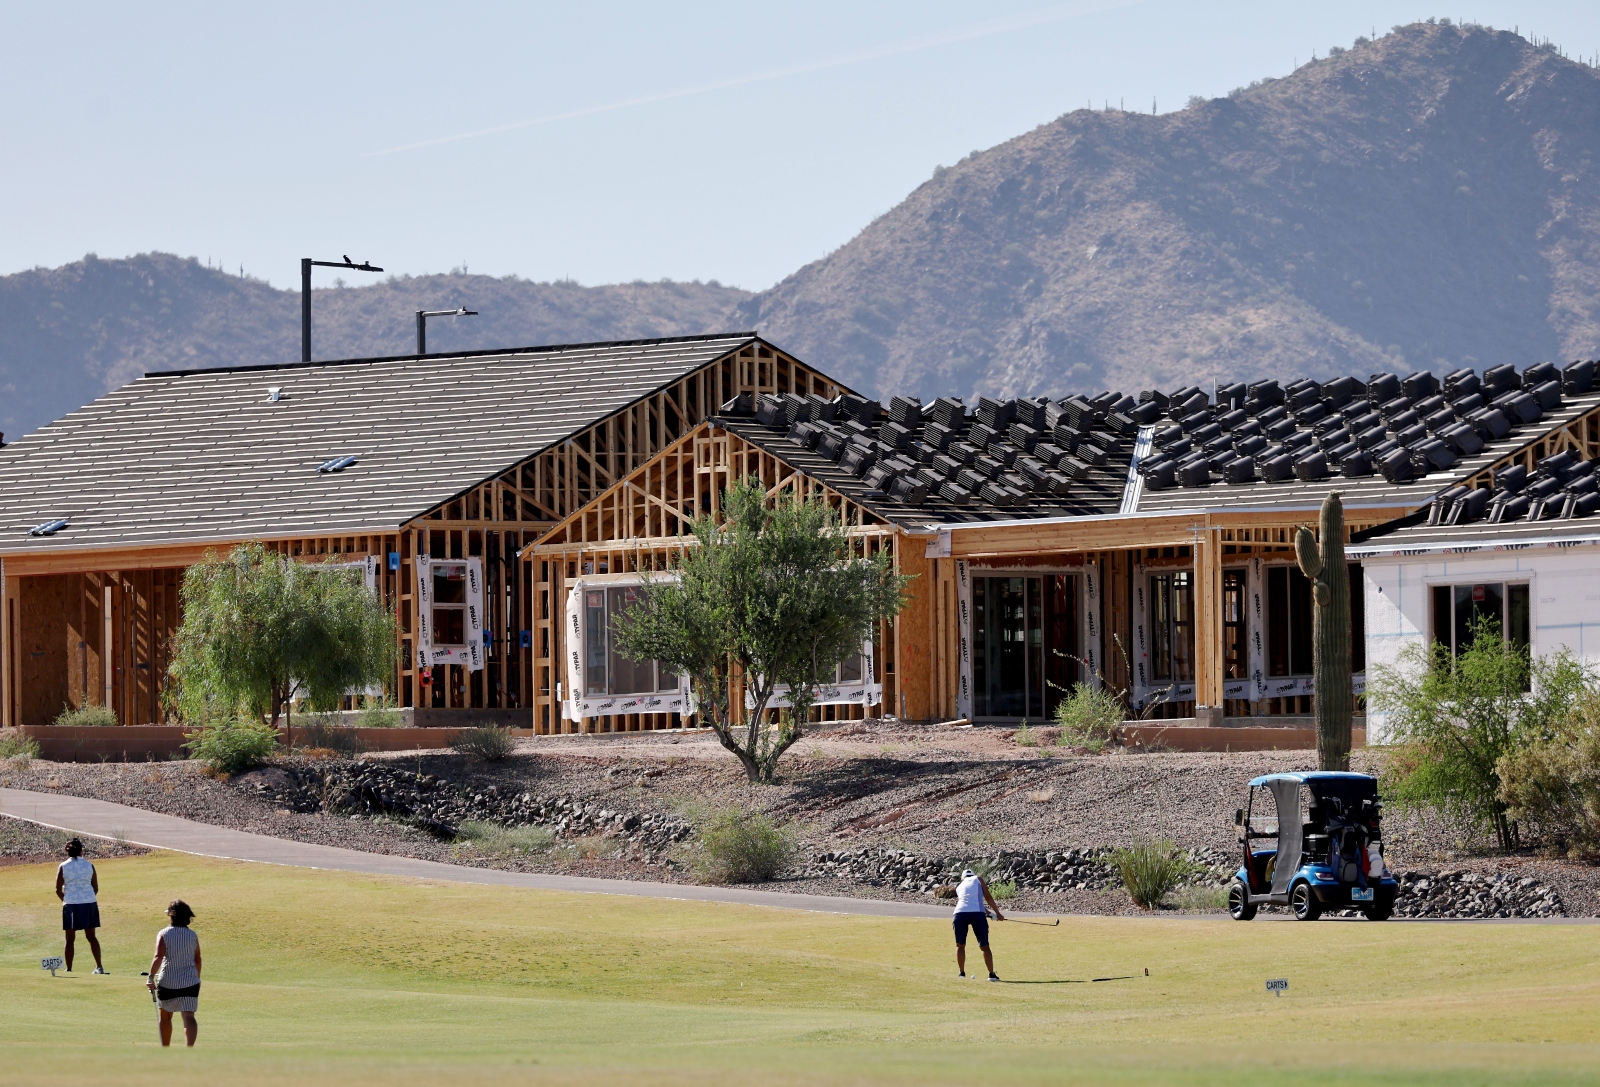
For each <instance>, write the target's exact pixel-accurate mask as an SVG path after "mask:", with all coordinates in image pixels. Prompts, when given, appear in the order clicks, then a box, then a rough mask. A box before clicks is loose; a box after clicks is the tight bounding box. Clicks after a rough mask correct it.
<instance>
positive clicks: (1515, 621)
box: [1506, 585, 1532, 649]
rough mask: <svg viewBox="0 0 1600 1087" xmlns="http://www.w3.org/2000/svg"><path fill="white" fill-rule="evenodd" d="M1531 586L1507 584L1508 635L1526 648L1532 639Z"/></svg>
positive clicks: (1513, 642)
mask: <svg viewBox="0 0 1600 1087" xmlns="http://www.w3.org/2000/svg"><path fill="white" fill-rule="evenodd" d="M1528 592H1529V587H1528V586H1526V585H1507V586H1506V637H1507V638H1509V639H1510V640H1511V643H1512V644H1513V645H1519V646H1521V647H1523V648H1524V649H1526V648H1527V647H1528V643H1529V641H1530V637H1529V635H1530V634H1531V633H1532V632H1531V630H1530V629H1529V627H1530V619H1529V612H1530V610H1531V609H1530V608H1529V606H1528Z"/></svg>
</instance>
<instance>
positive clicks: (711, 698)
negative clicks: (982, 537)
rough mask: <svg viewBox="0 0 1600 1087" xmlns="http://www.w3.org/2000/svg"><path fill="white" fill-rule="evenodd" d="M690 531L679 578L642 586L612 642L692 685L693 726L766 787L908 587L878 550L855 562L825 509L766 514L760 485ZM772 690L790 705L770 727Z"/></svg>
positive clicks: (726, 496) (786, 504) (790, 504)
mask: <svg viewBox="0 0 1600 1087" xmlns="http://www.w3.org/2000/svg"><path fill="white" fill-rule="evenodd" d="M692 531H693V534H694V543H693V544H692V545H691V546H689V547H688V548H687V549H685V552H684V554H683V557H682V559H681V560H680V561H679V562H678V564H677V567H676V570H675V573H676V574H677V577H676V578H674V579H669V578H653V579H650V580H648V581H647V582H646V583H645V584H644V586H642V589H641V593H640V600H639V602H638V603H637V604H636V605H635V606H634V607H632V608H630V609H629V610H628V611H627V612H625V613H624V614H622V615H621V616H619V617H618V618H617V619H616V620H615V621H614V623H615V629H616V634H617V644H618V646H619V648H621V650H622V651H623V652H624V653H626V654H627V655H628V656H630V657H632V658H633V659H635V660H650V659H652V658H653V659H655V660H657V661H659V662H661V664H662V666H664V667H665V668H666V669H668V670H670V671H673V672H676V673H678V674H680V675H686V676H688V677H689V679H690V681H691V683H692V684H693V685H694V692H695V697H696V700H697V702H698V709H697V712H698V714H699V715H700V719H701V721H702V722H703V723H704V724H706V725H708V726H709V727H710V728H711V729H712V731H714V732H715V733H716V735H717V739H719V740H720V741H721V742H722V746H723V747H725V748H727V749H728V750H729V751H731V752H733V754H734V755H736V756H737V757H738V759H739V761H740V763H742V764H743V766H744V769H745V773H746V774H747V775H749V778H750V780H751V781H752V782H770V781H772V779H773V775H774V773H775V771H776V769H777V765H778V759H779V757H781V756H782V755H783V753H784V752H785V751H787V750H788V749H789V748H790V747H791V746H793V745H794V743H795V741H796V740H798V739H800V736H801V734H802V732H803V731H804V727H805V724H806V722H807V721H808V720H809V719H810V713H811V709H812V707H813V706H814V705H815V704H816V700H817V690H818V688H819V687H820V686H822V685H823V684H826V683H831V682H832V681H833V677H834V674H835V670H836V669H837V668H838V666H839V664H840V663H841V662H843V661H845V660H846V659H848V658H849V657H851V656H852V655H854V654H856V653H859V652H860V651H861V646H862V644H863V643H864V642H865V641H866V640H867V639H868V638H869V637H871V635H872V629H873V626H874V624H876V623H878V622H879V621H881V620H884V619H889V618H893V617H894V616H895V615H898V614H899V612H900V609H901V608H902V607H904V605H905V593H904V590H905V586H906V584H907V582H908V581H909V578H906V577H903V576H901V575H899V574H896V573H895V572H894V568H893V565H892V563H891V560H890V558H889V556H888V555H887V554H885V553H884V552H882V551H880V552H879V553H878V554H877V555H874V556H871V557H862V556H859V555H857V554H855V553H854V551H853V550H852V549H851V543H850V540H849V538H848V537H847V536H846V534H845V532H844V530H843V529H842V528H841V527H840V524H839V518H838V515H837V514H836V513H835V512H834V510H833V509H832V508H831V507H830V506H828V505H827V503H826V502H823V501H820V500H816V499H812V498H808V497H802V498H791V497H788V496H785V497H782V498H779V499H778V500H777V501H776V502H775V503H772V504H770V505H769V503H768V500H767V495H766V492H765V490H764V489H763V488H762V486H761V484H760V482H759V481H757V480H743V481H741V482H739V483H737V484H735V485H734V486H733V487H730V488H729V489H728V490H727V491H725V492H724V493H723V496H722V520H721V521H720V522H719V521H718V520H716V519H715V518H713V517H711V516H701V517H699V518H697V519H696V520H695V522H694V526H693V529H692ZM736 679H737V680H739V681H740V683H741V684H742V686H743V689H744V692H745V696H746V698H745V701H746V704H745V706H743V707H742V710H743V712H742V714H740V713H736V712H735V706H734V704H733V697H734V690H735V686H736V684H735V680H736ZM780 684H781V685H783V686H786V687H787V688H788V692H787V700H788V703H789V704H788V706H787V707H785V708H784V709H783V710H782V711H781V712H780V713H779V714H778V715H777V717H778V719H777V721H776V722H774V721H771V720H769V718H770V717H771V716H772V715H771V714H770V713H769V712H768V708H769V707H770V706H771V705H772V702H773V695H774V691H775V689H776V688H777V687H778V686H779V685H780Z"/></svg>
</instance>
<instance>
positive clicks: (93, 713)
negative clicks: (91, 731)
mask: <svg viewBox="0 0 1600 1087" xmlns="http://www.w3.org/2000/svg"><path fill="white" fill-rule="evenodd" d="M116 723H117V711H116V710H114V709H112V708H111V707H110V706H80V707H79V708H78V709H73V708H72V707H70V706H62V707H61V712H60V713H58V714H56V719H55V720H54V721H52V722H51V724H53V725H62V726H67V725H77V726H80V727H82V726H86V725H89V726H94V727H96V728H104V727H106V726H109V725H114V724H116Z"/></svg>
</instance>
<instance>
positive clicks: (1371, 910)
mask: <svg viewBox="0 0 1600 1087" xmlns="http://www.w3.org/2000/svg"><path fill="white" fill-rule="evenodd" d="M1361 912H1362V913H1364V914H1366V915H1367V920H1368V921H1387V920H1389V918H1390V916H1392V915H1393V914H1394V907H1393V906H1367V907H1366V908H1364V909H1363V910H1362V911H1361Z"/></svg>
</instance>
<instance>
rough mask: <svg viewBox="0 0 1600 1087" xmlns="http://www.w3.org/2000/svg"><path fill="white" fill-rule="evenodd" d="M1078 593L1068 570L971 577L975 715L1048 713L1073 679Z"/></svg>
mask: <svg viewBox="0 0 1600 1087" xmlns="http://www.w3.org/2000/svg"><path fill="white" fill-rule="evenodd" d="M1077 590H1078V586H1077V578H1076V577H1074V576H1073V575H1071V574H1040V575H1028V576H1018V577H974V578H973V579H972V635H973V637H972V640H973V647H974V652H973V660H972V686H973V695H974V700H973V713H974V715H975V716H977V717H1031V718H1033V719H1034V720H1040V719H1043V718H1045V717H1048V716H1050V715H1051V714H1053V713H1054V712H1055V708H1056V705H1057V703H1059V702H1060V701H1061V699H1062V698H1064V697H1066V695H1067V694H1068V693H1070V692H1071V690H1072V685H1073V684H1075V683H1077V682H1078V681H1079V678H1080V676H1079V664H1078V660H1077V658H1078V656H1079V651H1078V591H1077Z"/></svg>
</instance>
